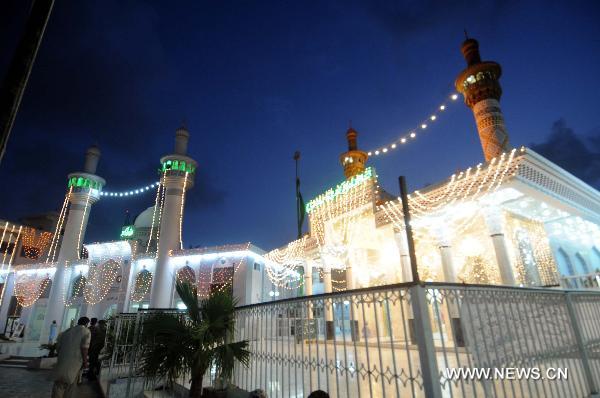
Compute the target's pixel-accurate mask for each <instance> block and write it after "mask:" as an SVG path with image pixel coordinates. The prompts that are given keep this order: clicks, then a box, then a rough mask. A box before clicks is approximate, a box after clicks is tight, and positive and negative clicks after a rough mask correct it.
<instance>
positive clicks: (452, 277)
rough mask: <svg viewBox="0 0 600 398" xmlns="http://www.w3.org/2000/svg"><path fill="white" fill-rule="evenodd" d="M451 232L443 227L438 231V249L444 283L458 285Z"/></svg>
mask: <svg viewBox="0 0 600 398" xmlns="http://www.w3.org/2000/svg"><path fill="white" fill-rule="evenodd" d="M450 237H451V231H449V230H448V228H446V227H445V226H442V227H440V228H439V229H438V231H437V239H438V247H439V249H440V257H441V260H442V273H443V274H444V282H450V283H456V282H457V280H458V279H457V277H456V270H455V269H454V260H453V258H452V245H451V241H450Z"/></svg>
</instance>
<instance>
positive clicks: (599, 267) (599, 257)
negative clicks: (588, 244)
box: [592, 246, 600, 271]
mask: <svg viewBox="0 0 600 398" xmlns="http://www.w3.org/2000/svg"><path fill="white" fill-rule="evenodd" d="M592 251H593V252H594V254H595V258H596V261H592V263H593V264H595V265H596V268H595V269H596V271H600V250H598V248H597V247H596V246H594V247H592Z"/></svg>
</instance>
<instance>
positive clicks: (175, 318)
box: [140, 281, 250, 398]
mask: <svg viewBox="0 0 600 398" xmlns="http://www.w3.org/2000/svg"><path fill="white" fill-rule="evenodd" d="M176 289H177V293H178V294H179V297H180V298H181V300H182V301H183V303H184V304H185V305H186V307H187V310H186V314H185V315H183V314H181V313H179V314H177V313H168V312H160V313H157V314H154V315H152V316H151V317H149V318H148V319H147V320H146V321H145V322H144V325H143V330H142V333H141V347H140V348H141V352H142V362H141V364H142V365H141V366H142V371H143V372H144V374H145V375H146V376H147V377H150V378H160V379H165V380H166V381H167V383H168V384H169V385H170V386H172V385H173V384H174V382H175V380H176V379H178V378H179V377H181V376H183V375H185V374H187V373H188V372H189V373H190V374H191V383H192V384H191V387H190V394H189V396H190V398H199V397H200V395H201V394H202V378H203V377H204V375H205V374H206V372H207V371H208V370H209V369H210V368H211V366H214V367H215V369H216V374H217V376H218V377H220V378H222V379H224V380H230V379H231V376H232V373H233V366H234V363H235V361H236V360H237V361H240V362H241V363H242V364H243V365H245V366H248V362H249V359H250V352H249V351H248V349H247V348H248V340H243V341H238V342H231V341H230V340H231V338H232V336H233V332H234V328H235V318H234V309H235V305H236V302H237V301H236V300H235V299H234V298H233V297H231V295H230V294H227V293H221V292H217V293H213V294H212V295H211V296H210V297H209V298H207V299H204V300H200V301H199V300H198V290H197V288H196V286H194V285H192V284H191V283H189V282H182V281H178V282H177V284H176Z"/></svg>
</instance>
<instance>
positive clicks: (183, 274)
mask: <svg viewBox="0 0 600 398" xmlns="http://www.w3.org/2000/svg"><path fill="white" fill-rule="evenodd" d="M177 280H178V281H182V282H189V283H191V284H192V285H195V284H196V273H195V272H194V270H193V269H192V267H190V266H189V265H187V264H186V265H184V266H183V267H181V268H179V270H177Z"/></svg>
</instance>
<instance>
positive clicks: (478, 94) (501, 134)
mask: <svg viewBox="0 0 600 398" xmlns="http://www.w3.org/2000/svg"><path fill="white" fill-rule="evenodd" d="M465 38H466V39H465V41H464V42H463V43H462V45H461V52H462V54H463V57H464V58H465V61H466V62H467V68H466V69H464V70H463V71H462V72H460V74H459V75H458V77H457V78H456V81H455V86H456V90H457V91H458V92H460V93H462V94H463V96H464V97H465V104H466V105H467V106H468V107H469V108H471V109H472V111H473V114H474V116H475V121H476V122H477V131H478V132H479V139H480V140H481V146H482V148H483V153H484V156H485V160H486V161H490V160H491V159H493V158H495V157H496V156H499V155H501V154H502V153H503V152H507V151H509V150H510V144H509V142H508V133H507V131H506V127H505V125H504V117H503V116H502V111H501V110H500V97H501V96H502V88H501V87H500V76H501V75H502V69H501V68H500V65H499V64H498V63H496V62H493V61H482V60H481V56H480V54H479V43H478V42H477V40H475V39H473V38H470V37H468V36H467V32H466V30H465Z"/></svg>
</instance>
